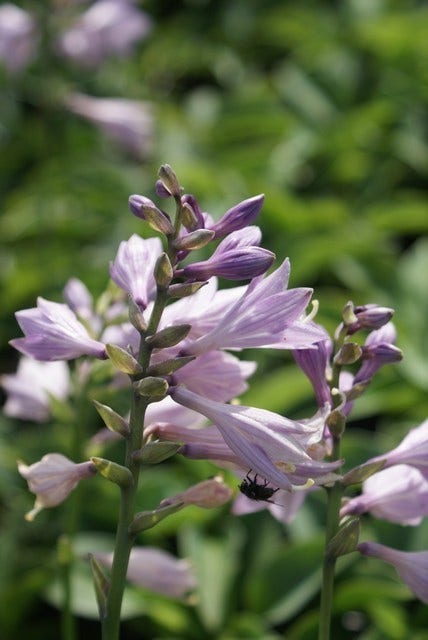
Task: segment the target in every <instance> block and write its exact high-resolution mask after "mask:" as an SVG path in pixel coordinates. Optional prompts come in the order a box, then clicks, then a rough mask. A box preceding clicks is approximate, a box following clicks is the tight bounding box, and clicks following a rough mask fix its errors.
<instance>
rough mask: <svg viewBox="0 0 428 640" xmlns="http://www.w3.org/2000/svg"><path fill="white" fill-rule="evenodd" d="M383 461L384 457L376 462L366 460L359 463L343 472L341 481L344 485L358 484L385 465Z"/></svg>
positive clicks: (384, 460)
mask: <svg viewBox="0 0 428 640" xmlns="http://www.w3.org/2000/svg"><path fill="white" fill-rule="evenodd" d="M385 463H386V459H383V460H379V461H378V462H366V463H364V464H362V465H359V466H358V467H355V468H354V469H351V471H348V473H345V475H344V476H343V478H342V480H341V483H342V484H343V485H344V486H345V487H349V486H351V485H353V484H360V483H361V482H364V480H367V478H370V476H372V475H373V474H374V473H376V472H377V471H380V470H381V469H382V468H383V467H384V466H385Z"/></svg>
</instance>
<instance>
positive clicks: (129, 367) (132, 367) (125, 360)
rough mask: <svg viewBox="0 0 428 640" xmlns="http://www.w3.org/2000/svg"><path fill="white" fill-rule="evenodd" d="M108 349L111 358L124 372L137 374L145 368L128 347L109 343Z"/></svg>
mask: <svg viewBox="0 0 428 640" xmlns="http://www.w3.org/2000/svg"><path fill="white" fill-rule="evenodd" d="M106 351H107V354H108V357H109V358H110V360H111V361H112V362H113V364H114V365H115V366H116V367H117V368H118V369H119V371H121V372H122V373H127V374H128V375H137V374H139V373H141V372H142V370H143V369H142V367H141V365H140V363H139V362H138V360H136V359H135V358H134V356H133V355H132V354H131V353H129V351H126V349H122V347H118V346H117V345H115V344H107V345H106Z"/></svg>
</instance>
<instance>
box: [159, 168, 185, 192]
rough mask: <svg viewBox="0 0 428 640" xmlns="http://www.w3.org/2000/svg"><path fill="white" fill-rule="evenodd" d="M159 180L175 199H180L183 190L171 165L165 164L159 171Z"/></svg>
mask: <svg viewBox="0 0 428 640" xmlns="http://www.w3.org/2000/svg"><path fill="white" fill-rule="evenodd" d="M158 175H159V179H160V181H161V182H162V184H163V185H164V187H165V188H166V189H167V191H169V192H170V194H171V195H172V196H174V198H179V197H180V193H181V189H180V184H179V182H178V179H177V176H176V175H175V172H174V171H173V169H172V167H170V166H169V164H163V165H162V166H161V168H160V169H159V173H158Z"/></svg>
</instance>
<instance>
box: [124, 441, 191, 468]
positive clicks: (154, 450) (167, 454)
mask: <svg viewBox="0 0 428 640" xmlns="http://www.w3.org/2000/svg"><path fill="white" fill-rule="evenodd" d="M180 449H181V443H178V442H169V441H168V440H162V441H160V440H157V441H152V440H151V441H150V442H147V443H146V444H145V445H144V446H143V447H142V449H140V450H139V451H135V452H134V453H133V455H132V457H133V458H134V460H139V461H140V462H142V463H143V464H159V463H160V462H163V461H164V460H168V458H171V457H172V456H174V455H175V454H176V453H177V452H178V451H179V450H180Z"/></svg>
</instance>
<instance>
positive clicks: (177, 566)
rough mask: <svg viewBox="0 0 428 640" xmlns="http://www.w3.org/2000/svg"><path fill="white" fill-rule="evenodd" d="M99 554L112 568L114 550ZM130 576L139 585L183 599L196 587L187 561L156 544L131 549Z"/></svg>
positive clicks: (131, 580) (100, 558) (98, 556)
mask: <svg viewBox="0 0 428 640" xmlns="http://www.w3.org/2000/svg"><path fill="white" fill-rule="evenodd" d="M96 557H97V558H98V559H99V560H100V561H101V562H103V563H104V564H106V565H107V566H108V567H111V565H112V562H113V554H112V553H97V554H96ZM127 578H128V580H129V581H130V582H132V583H133V584H135V585H137V586H138V587H143V588H144V589H149V590H150V591H154V592H156V593H159V594H161V595H163V596H167V597H168V598H176V599H180V600H181V599H183V598H186V596H187V595H188V594H189V593H190V592H191V591H194V589H196V586H197V584H196V578H195V575H194V572H193V569H192V567H191V565H190V563H189V562H188V561H187V560H184V559H182V560H180V559H178V558H176V557H174V556H173V555H171V554H170V553H167V552H166V551H163V550H161V549H157V548H154V547H134V548H133V549H132V550H131V555H130V558H129V566H128V572H127Z"/></svg>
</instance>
